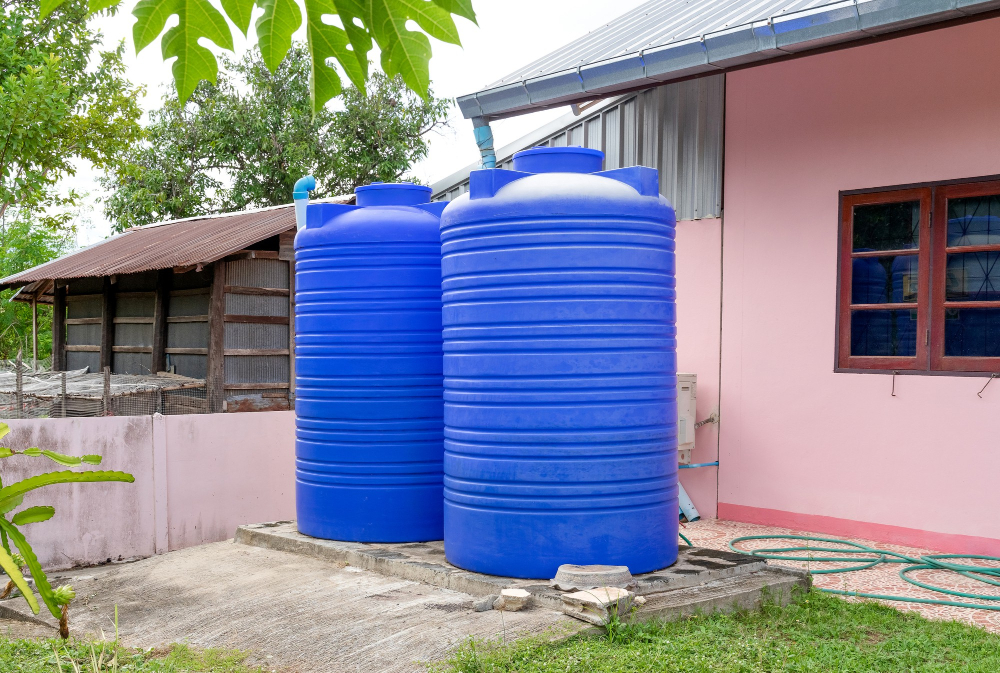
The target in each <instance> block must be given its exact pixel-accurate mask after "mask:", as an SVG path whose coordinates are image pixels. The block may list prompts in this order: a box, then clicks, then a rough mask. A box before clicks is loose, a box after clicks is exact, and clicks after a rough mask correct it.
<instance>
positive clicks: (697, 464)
mask: <svg viewBox="0 0 1000 673" xmlns="http://www.w3.org/2000/svg"><path fill="white" fill-rule="evenodd" d="M718 466H719V461H715V462H714V463H691V464H690V465H678V466H677V467H678V468H679V469H681V470H690V469H693V468H696V467H718Z"/></svg>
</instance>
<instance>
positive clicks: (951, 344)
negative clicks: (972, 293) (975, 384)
mask: <svg viewBox="0 0 1000 673" xmlns="http://www.w3.org/2000/svg"><path fill="white" fill-rule="evenodd" d="M944 354H945V355H949V356H957V357H988V358H995V357H1000V309H997V308H960V309H948V310H947V311H945V316H944Z"/></svg>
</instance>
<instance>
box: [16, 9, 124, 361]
mask: <svg viewBox="0 0 1000 673" xmlns="http://www.w3.org/2000/svg"><path fill="white" fill-rule="evenodd" d="M0 10H2V11H0V274H2V275H3V276H7V275H9V274H12V273H16V272H18V271H21V270H23V269H25V268H28V267H31V266H34V265H36V264H41V263H42V262H45V261H48V260H49V259H51V258H52V257H55V256H57V255H59V254H61V253H63V252H65V251H66V250H67V249H68V248H69V246H70V244H71V242H72V234H73V224H72V222H73V210H74V209H75V208H76V207H77V206H78V195H77V194H75V193H73V192H72V191H71V192H69V193H63V194H60V192H59V191H58V190H57V184H58V182H59V180H60V179H61V178H63V177H65V176H67V175H72V174H73V173H74V172H75V170H76V166H77V162H78V161H80V160H84V161H89V162H91V163H93V164H94V165H95V166H98V167H106V166H108V165H110V163H111V162H112V161H114V160H116V159H117V155H118V153H119V152H121V151H122V149H123V148H125V147H127V146H129V145H131V144H134V143H136V142H138V141H139V139H140V138H141V136H142V127H141V126H140V125H139V118H140V117H141V114H142V110H141V108H140V107H139V96H140V95H141V93H142V91H141V89H140V88H138V87H134V86H132V85H131V84H130V83H129V82H128V80H126V79H125V75H124V73H125V66H124V63H123V62H122V54H123V53H124V47H123V46H119V47H118V49H115V50H113V51H101V50H99V46H100V41H101V35H100V33H99V32H97V31H95V30H93V29H91V27H90V26H89V25H88V23H87V21H88V18H89V17H90V16H91V15H90V13H89V11H88V9H87V5H86V0H67V1H66V2H65V3H63V5H62V7H60V8H59V10H58V11H56V12H53V13H50V14H48V15H46V16H45V18H39V16H40V2H39V0H0ZM12 294H13V291H11V290H6V291H4V292H2V293H0V357H5V358H10V357H14V356H15V355H16V351H17V349H18V348H19V347H27V348H30V343H28V342H27V341H26V340H27V339H29V338H30V334H31V318H30V316H31V311H30V308H29V307H28V306H27V305H25V304H21V303H17V302H15V303H10V302H8V299H9V298H10V296H11V295H12ZM41 317H42V321H43V325H42V327H43V330H42V331H41V332H40V337H41V339H40V341H41V344H40V345H41V348H42V352H41V353H40V355H41V356H42V357H44V356H45V354H46V353H47V351H48V344H49V343H50V340H49V337H48V336H47V335H46V333H45V331H44V323H45V322H47V320H48V312H46V313H45V314H43V315H42V316H41Z"/></svg>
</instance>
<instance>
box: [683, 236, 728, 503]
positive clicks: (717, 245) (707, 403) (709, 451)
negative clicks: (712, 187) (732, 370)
mask: <svg viewBox="0 0 1000 673" xmlns="http://www.w3.org/2000/svg"><path fill="white" fill-rule="evenodd" d="M721 249H722V220H718V219H712V220H694V221H686V222H678V223H677V368H678V370H679V371H682V372H686V373H692V374H697V375H698V408H697V418H698V420H699V421H700V420H703V419H705V418H708V417H709V416H711V415H712V413H713V412H714V411H716V410H718V408H719V322H720V320H721V317H722V316H721V314H720V312H719V302H720V301H721V292H722V254H721ZM718 428H719V426H717V425H713V424H707V425H703V426H702V427H700V428H699V429H698V430H696V431H695V449H694V451H693V452H692V457H691V462H692V463H711V462H714V461H716V460H718V458H719V431H718ZM680 478H681V483H682V484H683V485H684V490H685V491H687V494H688V495H689V496H691V500H692V501H693V502H694V505H695V507H697V508H698V512H699V513H700V514H701V516H702V518H708V519H714V518H715V516H716V503H717V502H718V468H716V467H699V468H695V469H690V470H681V471H680Z"/></svg>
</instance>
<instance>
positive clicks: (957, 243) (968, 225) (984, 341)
mask: <svg viewBox="0 0 1000 673" xmlns="http://www.w3.org/2000/svg"><path fill="white" fill-rule="evenodd" d="M998 242H1000V217H995V216H989V215H983V216H962V217H952V218H949V219H948V247H966V246H974V245H989V244H993V243H998ZM998 262H1000V253H997V252H966V253H958V254H950V255H948V261H947V268H946V271H945V291H946V295H947V299H948V301H994V300H997V299H1000V291H998V290H997V288H998V286H1000V264H998ZM998 331H1000V311H997V310H996V309H947V310H946V311H945V354H946V355H954V356H975V355H997V354H998V353H997V352H996V351H997V348H996V345H995V344H994V345H993V346H992V347H991V346H990V344H989V343H988V340H989V338H990V335H991V334H997V332H998ZM993 341H994V342H996V341H997V339H996V338H995V337H994V338H993Z"/></svg>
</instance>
